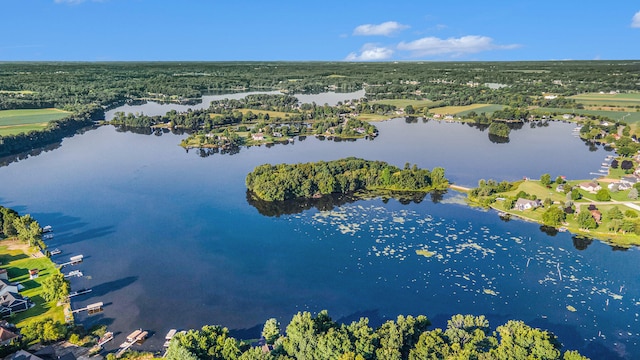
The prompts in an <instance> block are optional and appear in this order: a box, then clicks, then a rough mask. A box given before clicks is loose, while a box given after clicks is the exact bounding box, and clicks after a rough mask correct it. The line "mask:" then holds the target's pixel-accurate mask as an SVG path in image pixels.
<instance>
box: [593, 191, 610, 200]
mask: <svg viewBox="0 0 640 360" xmlns="http://www.w3.org/2000/svg"><path fill="white" fill-rule="evenodd" d="M596 200H598V201H609V200H611V194H610V193H609V190H607V189H606V188H602V189H600V190H598V192H597V193H596Z"/></svg>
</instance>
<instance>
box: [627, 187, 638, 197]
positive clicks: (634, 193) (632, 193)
mask: <svg viewBox="0 0 640 360" xmlns="http://www.w3.org/2000/svg"><path fill="white" fill-rule="evenodd" d="M627 197H628V198H629V199H631V200H638V189H636V188H635V187H634V188H632V189H631V190H629V194H628V195H627Z"/></svg>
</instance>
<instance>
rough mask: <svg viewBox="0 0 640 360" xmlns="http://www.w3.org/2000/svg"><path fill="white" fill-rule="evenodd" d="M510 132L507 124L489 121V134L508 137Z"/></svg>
mask: <svg viewBox="0 0 640 360" xmlns="http://www.w3.org/2000/svg"><path fill="white" fill-rule="evenodd" d="M510 133H511V129H510V128H509V126H508V125H507V124H504V123H501V122H497V121H494V122H492V123H491V125H489V135H494V136H498V137H501V138H508V137H509V134H510Z"/></svg>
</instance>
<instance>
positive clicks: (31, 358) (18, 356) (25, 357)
mask: <svg viewBox="0 0 640 360" xmlns="http://www.w3.org/2000/svg"><path fill="white" fill-rule="evenodd" d="M10 359H11V360H43V359H42V358H40V357H37V356H35V355H33V354H31V353H29V352H26V351H24V350H20V351H18V352H17V353H15V354H13V355H12V356H11V357H10Z"/></svg>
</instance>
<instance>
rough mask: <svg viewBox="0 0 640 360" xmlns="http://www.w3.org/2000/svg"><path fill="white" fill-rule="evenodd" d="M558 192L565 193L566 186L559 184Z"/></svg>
mask: <svg viewBox="0 0 640 360" xmlns="http://www.w3.org/2000/svg"><path fill="white" fill-rule="evenodd" d="M556 191H557V192H561V193H563V192H564V184H558V186H556Z"/></svg>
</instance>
